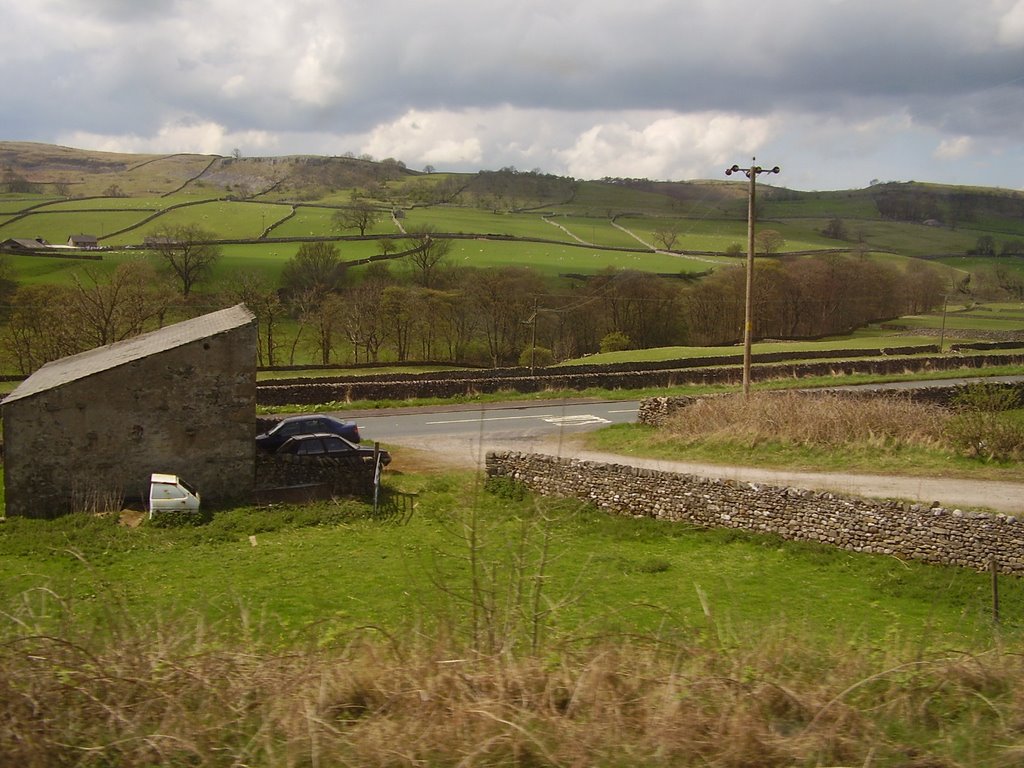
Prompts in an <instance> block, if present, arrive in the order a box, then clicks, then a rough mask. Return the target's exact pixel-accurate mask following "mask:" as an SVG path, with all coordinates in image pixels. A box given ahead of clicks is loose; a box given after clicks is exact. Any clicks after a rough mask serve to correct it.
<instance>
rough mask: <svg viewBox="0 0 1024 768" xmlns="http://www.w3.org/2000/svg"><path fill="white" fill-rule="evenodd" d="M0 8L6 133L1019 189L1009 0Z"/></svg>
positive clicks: (566, 170) (18, 3)
mask: <svg viewBox="0 0 1024 768" xmlns="http://www.w3.org/2000/svg"><path fill="white" fill-rule="evenodd" d="M0 23H2V25H3V29H4V30H5V35H4V45H3V46H2V47H0V64H2V72H3V74H4V77H3V79H2V81H0V96H2V99H0V102H2V105H3V112H4V119H3V122H2V125H3V128H2V131H0V133H2V135H0V139H9V140H24V141H41V142H51V143H58V144H65V145H69V146H75V147H82V148H90V149H103V150H110V151H122V152H202V153H217V154H225V155H226V154H229V153H230V152H231V151H232V150H233V149H235V148H238V149H240V150H241V151H242V153H243V154H244V155H247V156H258V155H286V154H323V155H340V154H344V153H346V152H352V153H355V154H356V155H361V154H369V155H372V156H373V157H374V158H377V159H382V158H385V157H393V158H395V159H398V160H401V161H403V162H405V163H406V164H407V165H408V166H409V167H411V168H422V167H423V166H426V165H432V166H434V167H436V168H437V169H438V170H453V171H476V170H480V169H497V168H500V167H504V166H515V167H516V168H519V169H521V170H531V169H535V168H537V169H540V170H543V171H546V172H550V173H557V174H563V175H569V176H575V177H577V178H586V179H590V178H600V177H603V176H630V177H647V178H651V179H694V178H724V175H723V169H724V168H725V167H727V166H729V165H732V164H733V163H734V162H738V163H740V164H741V165H742V164H744V163H746V162H747V161H749V159H750V158H751V157H752V156H754V155H756V156H757V158H758V162H759V163H763V164H766V165H776V164H777V165H780V166H782V169H783V175H782V176H780V177H778V178H777V182H778V183H780V184H784V185H786V186H790V187H793V188H797V189H840V188H847V187H863V186H866V185H867V184H868V183H869V182H870V181H871V180H873V179H880V180H883V181H884V180H900V181H907V180H918V181H934V182H943V183H952V184H977V185H985V186H1001V187H1011V188H1021V187H1022V186H1024V131H1022V129H1021V127H1022V125H1024V0H927V2H926V1H925V0H758V1H757V2H753V1H752V0H544V2H539V0H515V2H512V1H510V0H489V1H488V2H480V0H475V1H474V0H287V1H286V0H0ZM775 181H776V179H773V182H775Z"/></svg>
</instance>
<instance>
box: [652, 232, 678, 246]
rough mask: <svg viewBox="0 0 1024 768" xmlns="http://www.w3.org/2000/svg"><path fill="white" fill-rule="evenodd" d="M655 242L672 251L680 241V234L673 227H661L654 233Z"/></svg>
mask: <svg viewBox="0 0 1024 768" xmlns="http://www.w3.org/2000/svg"><path fill="white" fill-rule="evenodd" d="M652 235H653V236H654V242H656V243H659V244H660V245H661V247H662V248H664V249H665V250H666V251H671V250H672V249H673V248H675V247H676V243H677V242H678V241H679V233H678V232H676V230H674V229H672V228H671V227H661V228H659V229H656V230H654V232H653V233H652Z"/></svg>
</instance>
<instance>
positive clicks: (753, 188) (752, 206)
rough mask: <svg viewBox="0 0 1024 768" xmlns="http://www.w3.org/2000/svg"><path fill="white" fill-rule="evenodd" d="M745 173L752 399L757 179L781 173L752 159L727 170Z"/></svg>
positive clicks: (746, 376)
mask: <svg viewBox="0 0 1024 768" xmlns="http://www.w3.org/2000/svg"><path fill="white" fill-rule="evenodd" d="M740 171H743V173H745V174H746V176H747V178H748V179H750V188H749V190H748V192H747V291H746V297H745V301H744V320H743V397H750V343H751V331H752V327H753V314H754V294H753V284H754V227H755V225H756V223H757V203H756V198H757V184H756V182H757V177H758V175H759V174H762V173H779V171H780V169H779V166H777V165H776V166H775V167H774V168H762V167H761V166H759V165H757V158H756V157H755V158H752V162H751V163H750V167H749V168H740V167H739V166H738V165H734V166H732V167H731V168H726V169H725V175H726V176H732V175H733V174H734V173H739V172H740Z"/></svg>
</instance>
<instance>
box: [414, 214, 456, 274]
mask: <svg viewBox="0 0 1024 768" xmlns="http://www.w3.org/2000/svg"><path fill="white" fill-rule="evenodd" d="M409 235H410V237H412V241H413V250H412V252H411V253H410V254H409V255H408V256H407V257H406V258H408V259H409V264H410V265H411V266H412V270H413V279H414V280H415V281H416V283H418V284H419V285H420V286H422V287H423V288H436V287H438V284H439V283H440V274H441V272H442V270H443V269H444V265H445V260H446V259H447V256H448V254H449V253H450V252H451V249H452V241H451V240H444V239H441V238H438V237H435V236H434V235H435V230H434V228H433V227H432V226H430V225H429V224H428V225H426V226H423V227H420V228H419V229H417V230H414V231H411V232H410V233H409Z"/></svg>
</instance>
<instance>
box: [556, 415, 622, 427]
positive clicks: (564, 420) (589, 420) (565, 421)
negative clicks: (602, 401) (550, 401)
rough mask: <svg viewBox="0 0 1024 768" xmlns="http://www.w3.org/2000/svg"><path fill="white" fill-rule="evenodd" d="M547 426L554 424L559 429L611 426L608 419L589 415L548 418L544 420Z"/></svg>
mask: <svg viewBox="0 0 1024 768" xmlns="http://www.w3.org/2000/svg"><path fill="white" fill-rule="evenodd" d="M544 421H546V422H547V423H548V424H555V425H557V426H560V427H576V426H582V425H585V424H611V422H610V421H609V420H608V419H603V418H601V417H600V416H592V415H591V414H589V413H585V414H582V415H580V416H548V417H545V418H544Z"/></svg>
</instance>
